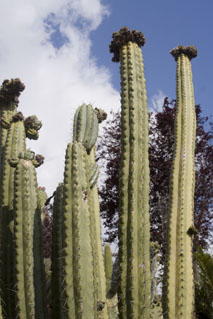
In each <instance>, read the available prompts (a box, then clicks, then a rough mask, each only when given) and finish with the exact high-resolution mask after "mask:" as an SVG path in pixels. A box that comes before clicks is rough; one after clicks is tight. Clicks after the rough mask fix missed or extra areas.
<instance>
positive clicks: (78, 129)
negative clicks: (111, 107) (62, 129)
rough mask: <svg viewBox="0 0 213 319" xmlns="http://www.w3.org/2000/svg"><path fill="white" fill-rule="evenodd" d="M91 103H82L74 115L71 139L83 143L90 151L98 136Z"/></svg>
mask: <svg viewBox="0 0 213 319" xmlns="http://www.w3.org/2000/svg"><path fill="white" fill-rule="evenodd" d="M96 113H97V112H94V110H93V108H92V105H91V104H88V105H86V104H82V105H81V106H79V107H78V109H77V110H76V112H75V116H74V123H73V141H77V142H80V143H82V144H83V145H84V147H85V148H86V150H87V152H88V153H90V151H91V149H92V148H93V146H94V145H95V142H96V140H97V137H98V118H97V115H96Z"/></svg>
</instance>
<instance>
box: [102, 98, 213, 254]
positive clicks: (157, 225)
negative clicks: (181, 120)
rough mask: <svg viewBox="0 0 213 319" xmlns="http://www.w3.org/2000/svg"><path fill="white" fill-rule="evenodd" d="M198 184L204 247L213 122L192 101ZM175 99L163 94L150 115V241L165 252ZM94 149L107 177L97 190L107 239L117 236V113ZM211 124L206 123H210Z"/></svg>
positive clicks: (210, 210) (211, 210) (212, 188)
mask: <svg viewBox="0 0 213 319" xmlns="http://www.w3.org/2000/svg"><path fill="white" fill-rule="evenodd" d="M195 108H196V116H197V132H196V150H195V152H196V154H195V167H196V185H195V226H196V228H197V229H198V242H199V244H200V245H201V247H203V248H206V247H207V246H208V244H209V240H210V241H211V242H212V241H213V238H212V237H211V232H212V230H213V224H212V222H211V219H212V217H213V202H212V197H213V196H212V195H213V181H212V177H211V174H212V171H213V161H212V158H213V145H212V138H213V125H212V123H211V122H210V121H209V119H208V117H203V116H202V111H201V107H200V105H196V106H195ZM175 113H176V105H175V100H172V101H169V99H168V98H165V100H164V105H163V108H162V111H160V112H158V113H150V114H149V118H150V132H149V138H150V147H149V160H150V219H151V239H152V241H158V242H159V244H160V246H161V250H162V252H164V242H165V241H164V236H165V230H166V220H167V214H168V204H169V180H170V169H171V163H172V156H173V144H174V120H175ZM111 118H112V119H111V120H108V121H107V123H106V125H105V127H104V132H103V135H102V137H101V138H100V140H99V143H98V147H97V160H98V162H99V163H100V164H101V165H100V164H99V165H100V166H102V167H104V170H105V171H104V173H105V180H104V182H103V183H102V185H101V187H100V191H99V195H100V200H101V215H102V218H103V224H104V226H105V241H106V242H113V241H115V240H116V239H117V223H118V184H119V172H118V171H119V161H120V135H121V131H120V126H119V125H120V124H119V123H120V113H119V112H116V113H113V112H112V113H111ZM209 125H210V127H209Z"/></svg>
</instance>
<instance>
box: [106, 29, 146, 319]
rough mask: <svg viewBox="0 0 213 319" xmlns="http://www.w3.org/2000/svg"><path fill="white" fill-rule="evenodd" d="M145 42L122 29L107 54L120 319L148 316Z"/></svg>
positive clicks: (115, 35)
mask: <svg viewBox="0 0 213 319" xmlns="http://www.w3.org/2000/svg"><path fill="white" fill-rule="evenodd" d="M144 43H145V38H144V36H143V34H142V33H140V32H138V31H135V30H134V31H132V32H130V31H129V29H128V28H126V27H124V28H122V29H121V30H120V31H119V32H115V33H113V41H112V42H111V45H110V51H111V52H112V53H114V57H113V59H112V60H113V61H114V62H118V61H120V63H121V65H120V74H121V88H122V92H121V107H122V113H121V131H122V136H121V162H120V191H119V195H120V199H119V200H120V202H119V267H120V287H119V296H118V299H119V318H123V319H124V318H125V319H126V318H149V317H150V291H151V287H150V252H149V248H150V223H149V205H148V202H149V162H148V136H149V135H148V112H147V96H146V85H145V78H144V67H143V58H142V52H141V49H140V47H141V46H143V45H144Z"/></svg>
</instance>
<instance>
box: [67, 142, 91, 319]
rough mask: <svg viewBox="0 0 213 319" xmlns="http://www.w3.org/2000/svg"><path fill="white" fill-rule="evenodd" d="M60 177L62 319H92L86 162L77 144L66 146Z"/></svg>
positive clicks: (82, 149)
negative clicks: (62, 187)
mask: <svg viewBox="0 0 213 319" xmlns="http://www.w3.org/2000/svg"><path fill="white" fill-rule="evenodd" d="M64 174H65V179H64V188H65V190H64V203H65V205H64V217H63V219H64V229H63V232H62V234H63V247H64V256H63V257H64V258H63V262H64V265H63V267H64V269H63V275H64V309H65V318H82V319H83V318H85V319H86V318H94V317H95V312H96V309H95V308H94V284H93V259H92V247H91V239H90V216H89V207H88V192H89V175H88V158H87V153H86V150H85V148H84V147H83V145H82V144H81V143H77V142H74V143H73V144H68V147H67V152H66V162H65V173H64ZM74 296H76V297H74Z"/></svg>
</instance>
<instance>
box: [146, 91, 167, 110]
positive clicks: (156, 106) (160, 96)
mask: <svg viewBox="0 0 213 319" xmlns="http://www.w3.org/2000/svg"><path fill="white" fill-rule="evenodd" d="M166 96H167V95H166V94H165V93H164V92H162V91H161V90H158V92H157V93H156V94H154V95H153V96H152V97H151V105H150V107H149V111H151V112H154V113H157V112H160V111H162V107H163V102H164V99H165V97H166Z"/></svg>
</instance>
